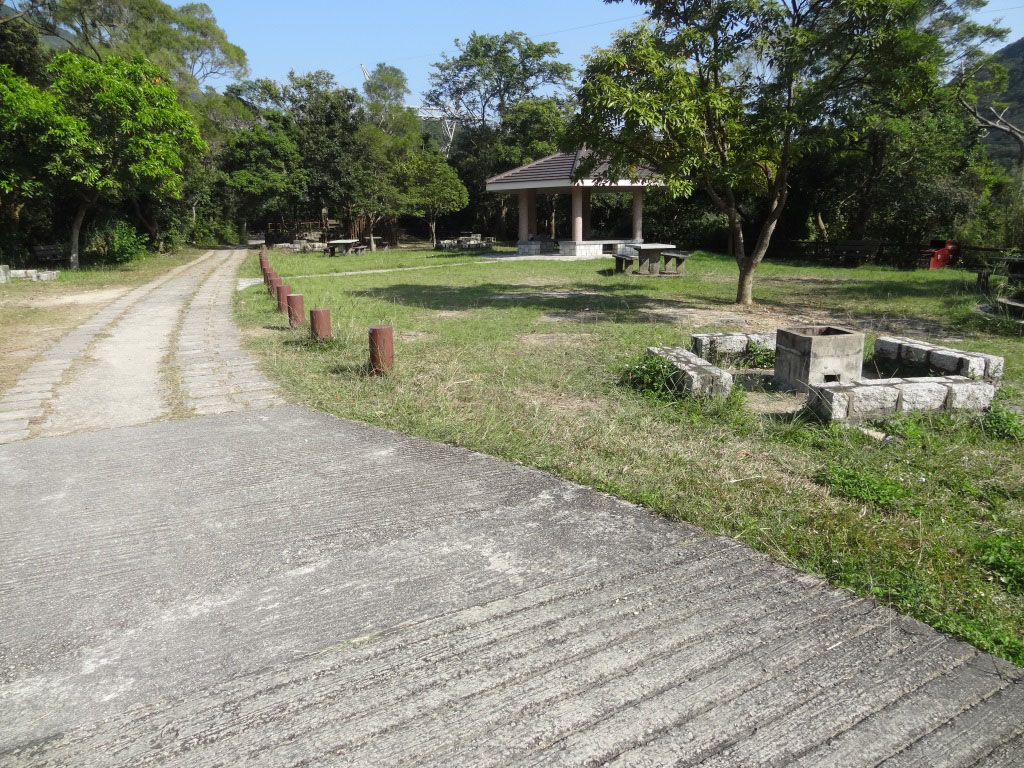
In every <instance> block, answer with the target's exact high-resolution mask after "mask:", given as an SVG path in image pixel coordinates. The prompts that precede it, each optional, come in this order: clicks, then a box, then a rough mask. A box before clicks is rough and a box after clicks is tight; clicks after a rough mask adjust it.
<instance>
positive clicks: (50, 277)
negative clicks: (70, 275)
mask: <svg viewBox="0 0 1024 768" xmlns="http://www.w3.org/2000/svg"><path fill="white" fill-rule="evenodd" d="M58 277H60V272H58V271H56V270H45V269H41V270H39V271H38V272H36V273H35V275H33V277H32V281H33V282H36V283H49V282H53V281H54V280H56V279H57V278H58Z"/></svg>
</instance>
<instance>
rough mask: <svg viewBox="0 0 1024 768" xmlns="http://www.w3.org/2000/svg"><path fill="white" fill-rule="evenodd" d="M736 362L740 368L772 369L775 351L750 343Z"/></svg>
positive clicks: (753, 342) (754, 342)
mask: <svg viewBox="0 0 1024 768" xmlns="http://www.w3.org/2000/svg"><path fill="white" fill-rule="evenodd" d="M737 362H738V364H739V366H740V367H741V368H774V367H775V350H774V349H769V348H768V347H765V346H763V345H761V344H758V343H757V342H756V341H752V342H750V343H749V344H748V345H747V351H746V352H744V353H743V356H742V357H741V358H740V359H739V360H738V361H737Z"/></svg>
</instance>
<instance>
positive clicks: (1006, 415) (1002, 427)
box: [982, 403, 1024, 442]
mask: <svg viewBox="0 0 1024 768" xmlns="http://www.w3.org/2000/svg"><path fill="white" fill-rule="evenodd" d="M982 428H983V429H984V430H985V432H986V433H987V434H989V435H991V436H992V437H996V438H1000V439H1002V440H1016V441H1018V442H1024V418H1021V415H1020V414H1019V413H1014V412H1013V411H1010V410H1008V409H1007V408H1006V407H1005V406H1002V405H1000V404H999V403H995V404H993V405H992V407H991V408H989V409H988V412H987V413H986V414H985V416H984V418H983V421H982Z"/></svg>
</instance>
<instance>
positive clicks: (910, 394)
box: [896, 381, 949, 412]
mask: <svg viewBox="0 0 1024 768" xmlns="http://www.w3.org/2000/svg"><path fill="white" fill-rule="evenodd" d="M896 388H897V389H898V390H899V391H900V392H902V393H903V399H902V401H901V402H900V411H901V412H907V411H941V410H942V409H943V408H945V406H946V397H947V396H948V395H949V387H948V386H947V385H946V384H943V383H941V382H922V381H913V382H911V381H905V382H903V383H901V384H897V385H896Z"/></svg>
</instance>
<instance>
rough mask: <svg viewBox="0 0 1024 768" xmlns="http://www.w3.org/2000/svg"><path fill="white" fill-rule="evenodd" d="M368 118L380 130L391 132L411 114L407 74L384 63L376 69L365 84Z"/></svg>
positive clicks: (364, 91)
mask: <svg viewBox="0 0 1024 768" xmlns="http://www.w3.org/2000/svg"><path fill="white" fill-rule="evenodd" d="M363 94H364V96H365V102H366V112H367V117H368V119H369V120H370V122H372V123H373V124H374V125H376V126H377V127H378V128H381V129H384V130H389V131H390V129H391V128H392V127H393V125H394V123H395V122H396V121H398V120H401V119H402V116H403V113H407V112H409V110H408V108H407V107H406V106H405V97H406V96H408V95H409V85H408V81H407V80H406V78H405V73H404V72H403V71H402V70H400V69H399V68H398V67H391V66H388V65H387V64H384V63H383V62H382V63H380V64H378V65H377V66H376V67H374V69H373V71H372V72H371V73H370V75H369V77H367V78H366V81H365V82H364V83H363Z"/></svg>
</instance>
